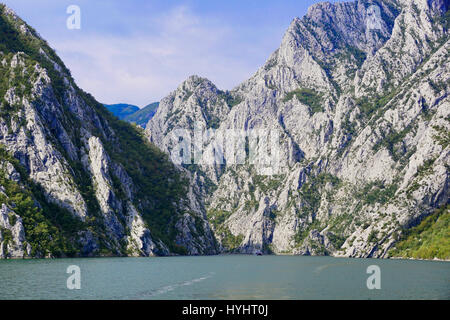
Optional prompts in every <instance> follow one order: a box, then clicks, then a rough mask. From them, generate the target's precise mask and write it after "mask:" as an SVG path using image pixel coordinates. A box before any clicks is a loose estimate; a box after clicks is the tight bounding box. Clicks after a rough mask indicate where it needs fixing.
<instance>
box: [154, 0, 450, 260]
mask: <svg viewBox="0 0 450 320" xmlns="http://www.w3.org/2000/svg"><path fill="white" fill-rule="evenodd" d="M373 5H375V6H376V7H377V8H378V10H379V12H380V16H379V20H378V24H377V26H376V28H375V29H374V28H373V25H371V24H370V23H369V21H370V19H371V18H370V12H371V10H373V8H371V6H373ZM372 12H373V11H372ZM448 21H449V14H448V8H447V4H446V3H445V2H444V1H441V0H434V1H432V0H430V1H426V0H415V1H406V0H405V1H394V0H392V1H388V0H386V1H355V2H347V3H333V4H331V3H325V2H324V3H318V4H316V5H313V6H312V7H311V8H310V9H309V10H308V13H307V14H306V15H305V16H304V17H303V18H301V19H299V18H296V19H294V20H293V21H292V23H291V25H290V27H289V28H288V30H287V31H286V33H285V35H284V37H283V40H282V43H281V45H280V48H279V49H277V50H276V51H275V52H274V53H273V54H272V55H271V56H270V57H269V59H268V60H267V62H266V63H265V65H264V66H262V67H261V68H260V69H259V70H258V71H257V72H256V73H255V74H254V75H253V76H252V77H251V78H250V79H249V80H247V81H245V82H244V83H242V84H241V85H239V86H238V87H237V88H235V89H234V90H232V91H231V92H226V93H225V92H222V91H220V90H218V89H217V88H216V87H215V86H214V85H213V84H212V83H210V82H209V81H208V80H206V79H201V78H198V77H191V78H189V79H188V80H187V81H186V82H184V83H183V84H182V85H180V87H179V88H178V89H177V90H176V91H175V92H173V93H172V94H170V95H169V96H168V97H166V98H164V99H163V100H162V101H161V105H160V108H159V109H158V111H157V113H156V114H155V116H154V117H153V118H152V119H151V120H150V121H149V123H148V124H147V127H146V132H147V135H148V136H149V138H150V140H151V141H153V142H154V143H155V144H157V145H158V146H159V147H160V148H161V149H162V150H164V151H166V152H168V153H171V151H172V150H173V149H174V148H175V147H176V146H177V144H178V143H179V141H177V140H176V139H175V140H174V139H173V136H172V135H171V133H172V131H173V130H175V129H185V130H188V132H190V133H191V134H193V131H194V122H196V123H197V125H199V127H200V128H203V129H217V131H216V132H214V133H209V134H207V139H206V140H204V141H203V150H204V153H203V158H202V160H201V161H199V165H198V166H197V165H194V166H193V165H186V166H185V167H186V168H188V169H189V170H191V172H192V175H193V181H195V184H196V187H197V189H198V192H199V193H200V194H201V197H202V199H203V204H204V206H205V211H206V212H207V215H208V218H209V221H210V223H211V224H212V226H213V229H214V231H215V235H216V237H217V239H218V241H219V242H220V243H221V245H222V246H223V248H224V250H226V251H232V252H244V253H252V252H256V251H260V250H262V251H264V252H266V253H270V252H274V253H294V254H305V255H308V254H314V255H317V254H328V255H334V256H351V257H389V256H390V254H391V253H390V252H391V251H390V250H391V249H392V248H393V247H394V246H395V243H396V241H397V240H398V239H399V238H401V234H402V233H405V232H406V231H405V230H408V229H409V228H411V227H412V226H414V225H416V224H417V223H419V222H420V221H421V220H423V219H424V218H425V217H427V216H428V215H430V214H432V213H433V212H434V210H435V209H436V208H440V207H443V206H446V204H447V203H448V201H449V200H448V199H449V191H448V179H449V177H448V172H449V170H448V168H449V159H450V157H449V152H450V150H449V145H448V140H449V138H448V132H449V129H450V123H449V120H450V115H449V112H450V108H449V97H448V92H449V87H448V84H449V74H450V70H449V69H450V61H449V50H450V42H449V37H448V26H449V23H448ZM227 101H232V103H231V104H230V103H227ZM211 120H213V121H211ZM211 123H213V125H211ZM229 129H234V130H242V131H243V132H245V133H246V134H248V133H249V130H252V129H271V130H276V131H277V132H279V133H280V145H279V147H280V154H281V158H280V159H281V162H280V163H279V164H277V166H279V167H280V171H279V172H278V173H277V174H275V175H262V174H261V171H260V170H258V169H260V168H258V165H249V163H248V162H247V163H246V164H238V165H223V163H221V161H220V160H218V159H217V157H216V156H215V154H214V150H215V145H216V144H217V143H220V142H221V139H222V137H227V133H228V132H229V131H227V130H229ZM224 154H225V159H224V163H225V164H226V163H229V162H231V161H230V160H232V159H229V158H227V152H226V150H225V151H224ZM211 162H213V163H212V164H211Z"/></svg>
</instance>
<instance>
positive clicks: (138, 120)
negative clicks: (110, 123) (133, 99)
mask: <svg viewBox="0 0 450 320" xmlns="http://www.w3.org/2000/svg"><path fill="white" fill-rule="evenodd" d="M158 106H159V102H153V103H151V104H149V105H146V106H145V107H143V108H142V109H139V110H137V111H136V112H133V113H132V114H129V115H127V116H125V117H124V118H123V120H125V121H128V122H132V123H135V124H137V125H139V126H141V127H142V128H145V126H146V125H147V123H148V122H149V120H150V119H151V118H152V117H153V116H154V115H155V112H156V109H158Z"/></svg>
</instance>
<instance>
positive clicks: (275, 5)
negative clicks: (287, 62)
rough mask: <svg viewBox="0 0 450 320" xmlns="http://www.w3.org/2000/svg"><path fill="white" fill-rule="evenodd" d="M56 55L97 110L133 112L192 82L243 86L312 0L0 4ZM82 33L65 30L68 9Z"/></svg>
mask: <svg viewBox="0 0 450 320" xmlns="http://www.w3.org/2000/svg"><path fill="white" fill-rule="evenodd" d="M0 1H1V2H3V3H5V4H6V5H7V6H9V7H10V8H12V9H14V10H15V11H16V13H17V14H18V15H19V16H21V17H22V19H24V20H25V21H26V22H27V23H29V24H30V25H31V26H32V27H34V28H35V29H36V30H37V31H38V32H39V33H40V34H41V36H42V37H43V38H44V39H46V40H47V41H48V42H49V44H50V45H51V46H52V47H53V48H54V49H55V50H56V52H57V53H58V54H59V56H60V57H61V58H62V59H63V61H64V62H65V64H66V65H67V67H68V68H69V69H70V70H71V72H72V75H73V76H74V78H75V80H76V82H77V83H78V85H79V86H80V87H81V88H83V89H84V90H86V91H88V92H90V93H92V94H93V95H94V96H95V97H96V98H97V100H99V101H101V102H104V103H119V102H125V103H131V104H136V105H138V106H140V107H142V106H145V105H146V104H148V103H150V102H153V101H158V100H160V99H161V98H163V97H164V96H166V95H167V94H168V93H169V92H171V91H173V90H175V89H176V87H177V86H178V85H179V84H180V83H181V82H182V81H183V80H185V79H186V78H187V77H188V76H190V75H192V74H197V75H199V76H202V77H206V78H208V79H210V80H211V81H212V82H214V83H215V84H216V85H217V86H218V87H219V88H220V89H223V90H225V89H228V90H229V89H232V88H233V87H234V86H236V85H238V84H239V83H241V82H242V81H244V80H245V79H247V78H249V77H250V76H251V75H252V74H253V73H254V72H256V70H257V69H258V68H259V67H260V66H261V65H262V64H263V63H264V62H265V60H266V59H267V58H268V57H269V55H270V54H271V53H272V52H273V51H274V50H275V49H277V48H278V46H279V44H280V42H281V38H282V36H283V34H284V32H285V30H286V29H287V27H288V26H289V24H290V22H291V21H292V19H293V18H295V17H297V16H298V17H301V16H303V15H304V14H305V13H306V11H307V8H308V7H309V6H310V5H311V4H313V3H316V2H319V1H314V0H306V1H305V0H296V1H294V0H279V1H276V0H271V1H266V0H226V1H215V0H186V1H183V0H179V1H162V0H160V1H153V0H146V1H144V0H127V1H125V0H121V1H119V0H95V1H93V0H69V1H66V0H0ZM72 4H75V5H78V6H79V7H80V9H81V29H79V30H69V29H67V27H66V20H67V18H68V17H69V14H67V13H66V9H67V7H68V6H69V5H72Z"/></svg>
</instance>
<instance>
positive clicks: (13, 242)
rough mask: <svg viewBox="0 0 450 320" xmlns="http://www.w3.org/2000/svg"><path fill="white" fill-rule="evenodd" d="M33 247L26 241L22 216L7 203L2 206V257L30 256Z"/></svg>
mask: <svg viewBox="0 0 450 320" xmlns="http://www.w3.org/2000/svg"><path fill="white" fill-rule="evenodd" d="M30 252H31V247H30V245H29V244H27V243H26V242H25V231H24V228H23V224H22V218H21V217H19V216H18V215H17V214H15V213H14V212H13V211H12V210H10V209H9V208H8V207H7V206H6V205H5V204H2V207H1V208H0V258H22V257H24V256H27V255H28V256H29V255H30Z"/></svg>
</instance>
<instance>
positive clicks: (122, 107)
mask: <svg viewBox="0 0 450 320" xmlns="http://www.w3.org/2000/svg"><path fill="white" fill-rule="evenodd" d="M104 106H105V107H106V109H108V110H109V111H111V112H112V114H113V115H115V116H116V117H117V118H119V119H120V120H123V119H124V118H125V117H126V116H129V115H131V114H133V113H135V112H136V111H139V107H138V106H134V105H132V104H126V103H118V104H104Z"/></svg>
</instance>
